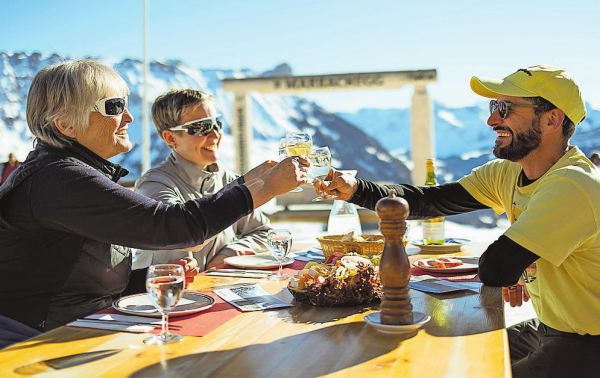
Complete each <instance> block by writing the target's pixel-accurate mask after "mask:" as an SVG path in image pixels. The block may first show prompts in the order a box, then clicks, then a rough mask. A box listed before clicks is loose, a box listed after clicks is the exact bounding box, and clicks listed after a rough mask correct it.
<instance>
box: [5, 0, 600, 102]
mask: <svg viewBox="0 0 600 378" xmlns="http://www.w3.org/2000/svg"><path fill="white" fill-rule="evenodd" d="M143 4H144V2H143V0H106V1H87V0H84V1H82V0H52V1H47V0H19V1H15V0H0V9H1V11H0V51H4V52H8V53H16V52H26V53H33V52H40V53H42V54H45V55H49V54H52V53H58V54H60V55H62V56H69V57H75V58H81V57H86V56H94V57H101V58H105V59H111V60H121V59H124V58H133V59H139V60H141V59H142V57H143ZM599 16H600V2H598V1H597V0H571V1H564V0H562V1H557V0H545V1H528V0H503V1H494V2H490V1H483V0H471V1H467V0H452V1H441V0H440V1H434V0H421V1H405V0H395V1H393V0H390V1H387V0H386V1H378V0H371V1H364V0H363V1H355V0H344V1H341V0H329V1H328V0H304V1H301V2H298V1H293V2H292V1H284V0H278V1H275V0H254V1H244V0H238V1H234V0H210V1H208V0H148V58H149V59H150V60H163V61H164V60H168V59H178V60H181V61H183V62H185V63H186V64H189V65H191V66H194V67H199V68H221V69H242V68H249V69H251V70H253V71H255V72H257V73H260V72H263V71H266V70H270V69H272V68H274V67H275V66H276V65H278V64H280V63H283V62H286V63H288V64H289V65H290V66H291V67H292V70H293V72H294V73H295V74H297V75H304V74H306V75H308V74H326V73H345V72H375V71H399V70H412V69H430V68H435V69H437V73H438V82H437V83H435V84H430V85H429V86H428V90H429V93H430V94H431V96H432V97H433V98H434V99H435V100H437V101H440V102H442V103H445V104H447V105H449V106H464V105H471V104H474V103H477V102H478V101H482V99H481V98H479V97H478V96H477V95H475V94H473V93H472V92H471V90H470V88H469V79H470V77H471V76H473V75H476V76H487V77H503V76H506V75H508V74H510V73H512V72H513V71H515V70H516V69H518V68H523V67H526V66H529V65H534V64H550V65H556V66H560V67H564V68H567V69H568V70H569V71H570V72H571V74H572V75H573V76H574V77H575V78H576V80H577V81H578V82H579V84H580V87H581V89H582V92H583V94H584V96H585V97H586V100H588V101H589V102H592V103H593V104H598V105H600V48H599V47H598V46H597V41H599V40H600V21H599V19H598V18H599ZM411 95H412V89H411V88H409V87H406V88H402V89H398V90H385V91H373V92H369V91H365V92H356V93H355V92H337V93H326V94H319V95H311V98H313V99H314V100H316V101H317V102H319V103H320V104H322V105H323V106H325V107H326V108H327V109H329V110H331V111H352V110H353V109H357V108H362V107H406V106H408V104H409V103H410V97H411Z"/></svg>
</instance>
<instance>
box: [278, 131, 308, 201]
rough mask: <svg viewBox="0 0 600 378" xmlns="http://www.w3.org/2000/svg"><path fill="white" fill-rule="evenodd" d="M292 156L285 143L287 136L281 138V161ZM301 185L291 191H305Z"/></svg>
mask: <svg viewBox="0 0 600 378" xmlns="http://www.w3.org/2000/svg"><path fill="white" fill-rule="evenodd" d="M288 156H290V152H289V151H288V149H287V145H286V144H285V137H284V138H281V139H280V140H279V161H282V160H283V159H285V158H286V157H288ZM303 190H304V189H302V188H301V187H297V188H296V189H292V190H290V193H298V192H301V191H303Z"/></svg>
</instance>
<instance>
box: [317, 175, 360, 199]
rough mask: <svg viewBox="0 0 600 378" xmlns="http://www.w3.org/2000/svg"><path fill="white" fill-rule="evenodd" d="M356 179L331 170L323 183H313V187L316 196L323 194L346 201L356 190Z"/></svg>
mask: <svg viewBox="0 0 600 378" xmlns="http://www.w3.org/2000/svg"><path fill="white" fill-rule="evenodd" d="M357 185H358V184H357V183H356V179H355V178H354V177H352V176H350V175H345V174H343V173H342V172H340V171H336V170H335V169H334V168H331V169H330V170H329V172H328V173H327V176H325V180H323V181H315V182H314V183H313V186H314V187H315V190H316V192H317V194H320V193H324V194H330V195H334V196H336V199H338V200H344V201H347V200H348V199H350V197H352V195H353V194H354V192H356V188H357Z"/></svg>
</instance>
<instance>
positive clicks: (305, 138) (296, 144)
mask: <svg viewBox="0 0 600 378" xmlns="http://www.w3.org/2000/svg"><path fill="white" fill-rule="evenodd" d="M285 145H286V146H287V149H288V151H289V152H290V156H308V155H310V150H311V148H312V137H311V136H310V135H309V134H308V133H303V132H290V133H287V134H285Z"/></svg>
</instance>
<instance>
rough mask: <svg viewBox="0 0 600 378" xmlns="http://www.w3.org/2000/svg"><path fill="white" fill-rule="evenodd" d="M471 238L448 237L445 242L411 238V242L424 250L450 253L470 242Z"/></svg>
mask: <svg viewBox="0 0 600 378" xmlns="http://www.w3.org/2000/svg"><path fill="white" fill-rule="evenodd" d="M470 242H471V241H470V240H467V239H458V238H448V239H446V242H445V243H444V244H427V245H426V244H423V241H422V240H411V241H410V244H412V245H416V246H417V247H419V248H421V251H423V252H432V253H450V252H456V251H459V250H460V247H462V246H463V245H465V244H467V243H470Z"/></svg>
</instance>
